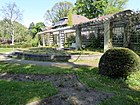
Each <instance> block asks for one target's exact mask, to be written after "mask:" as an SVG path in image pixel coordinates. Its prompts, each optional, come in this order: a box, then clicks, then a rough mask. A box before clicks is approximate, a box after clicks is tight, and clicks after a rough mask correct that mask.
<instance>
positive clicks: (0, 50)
mask: <svg viewBox="0 0 140 105" xmlns="http://www.w3.org/2000/svg"><path fill="white" fill-rule="evenodd" d="M11 51H14V48H0V53H6V52H11Z"/></svg>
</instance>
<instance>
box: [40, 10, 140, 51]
mask: <svg viewBox="0 0 140 105" xmlns="http://www.w3.org/2000/svg"><path fill="white" fill-rule="evenodd" d="M135 16H138V14H136V13H134V12H133V11H131V10H125V11H122V12H119V13H116V14H110V15H106V16H101V17H97V18H94V19H90V20H89V19H87V18H86V17H83V16H80V15H73V18H72V22H73V25H72V26H68V18H63V19H60V21H59V22H57V23H55V24H54V25H53V26H52V28H51V29H48V30H45V31H42V32H40V33H38V35H42V40H43V45H52V44H57V45H58V46H59V47H60V49H61V48H64V43H65V42H66V40H67V37H68V35H70V34H73V35H75V43H76V48H77V49H80V48H81V47H82V45H85V46H88V45H90V44H91V43H92V40H94V38H96V39H98V40H99V42H100V46H103V47H104V51H106V50H107V49H109V48H111V47H129V48H131V49H134V50H138V49H139V47H140V45H139V44H140V34H139V29H140V24H139V21H138V20H139V19H135Z"/></svg>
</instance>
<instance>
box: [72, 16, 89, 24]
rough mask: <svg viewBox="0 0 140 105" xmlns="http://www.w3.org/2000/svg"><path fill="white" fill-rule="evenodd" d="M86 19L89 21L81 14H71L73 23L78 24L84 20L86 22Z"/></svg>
mask: <svg viewBox="0 0 140 105" xmlns="http://www.w3.org/2000/svg"><path fill="white" fill-rule="evenodd" d="M88 21H90V19H88V18H87V17H84V16H81V15H76V14H73V15H72V22H73V25H76V24H80V23H85V22H88Z"/></svg>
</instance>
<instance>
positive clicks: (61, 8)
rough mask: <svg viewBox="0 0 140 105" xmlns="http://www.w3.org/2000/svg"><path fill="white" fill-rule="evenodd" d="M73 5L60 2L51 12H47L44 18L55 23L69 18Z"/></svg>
mask: <svg viewBox="0 0 140 105" xmlns="http://www.w3.org/2000/svg"><path fill="white" fill-rule="evenodd" d="M72 8H73V5H72V3H70V2H67V1H64V2H58V3H56V4H55V5H54V6H53V7H52V9H51V10H47V11H46V13H45V15H44V18H45V20H46V22H47V21H50V22H52V23H55V22H56V21H58V20H59V19H61V18H63V17H67V16H68V13H69V11H70V10H72Z"/></svg>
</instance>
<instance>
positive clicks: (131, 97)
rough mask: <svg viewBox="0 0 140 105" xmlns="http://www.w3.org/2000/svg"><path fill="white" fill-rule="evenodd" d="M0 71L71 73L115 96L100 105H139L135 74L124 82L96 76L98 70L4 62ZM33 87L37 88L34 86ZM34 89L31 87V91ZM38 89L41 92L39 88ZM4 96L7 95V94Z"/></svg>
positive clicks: (139, 75)
mask: <svg viewBox="0 0 140 105" xmlns="http://www.w3.org/2000/svg"><path fill="white" fill-rule="evenodd" d="M0 71H1V72H9V73H23V74H46V75H52V74H55V75H56V74H71V73H72V74H76V75H77V76H78V78H79V80H80V81H81V82H82V83H84V84H86V85H87V86H89V87H90V88H92V89H93V88H94V89H97V90H99V91H103V92H109V93H114V94H115V95H114V96H113V97H112V98H111V99H109V100H105V101H103V102H102V103H100V104H102V105H122V104H123V105H140V73H137V74H136V76H134V77H132V78H128V80H126V81H124V80H112V79H110V78H108V77H104V76H101V75H99V74H98V68H92V69H91V67H79V68H61V67H43V66H34V65H22V64H17V63H15V64H13V63H6V62H0ZM6 84H7V85H8V82H6ZM18 84H19V83H18ZM1 85H3V84H1ZM23 85H24V84H23ZM26 85H28V84H26ZM26 85H25V87H26ZM21 86H22V85H21ZM40 86H42V87H43V86H44V85H43V84H42V85H40ZM17 87H18V86H17ZM23 87H24V86H23ZM34 87H37V86H36V85H34ZM34 87H32V88H31V90H32V89H33V88H34ZM136 87H137V88H136ZM2 89H6V87H5V86H4V87H3V88H2ZM40 89H41V90H42V88H41V87H40ZM22 90H24V89H22ZM29 90H30V89H29ZM43 90H44V89H43ZM1 91H2V90H1ZM27 93H28V92H27ZM3 94H4V93H3ZM6 94H8V92H7V93H6ZM6 94H5V95H6ZM11 94H14V93H11ZM11 94H10V95H11ZM18 94H19V93H17V97H18ZM2 96H3V95H2ZM6 96H7V95H6ZM25 96H26V94H25ZM36 96H37V95H36V94H35V95H34V94H33V97H29V98H30V99H32V98H34V97H36ZM14 97H15V96H14ZM41 99H42V98H41ZM24 101H26V100H24ZM26 102H27V101H26Z"/></svg>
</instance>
